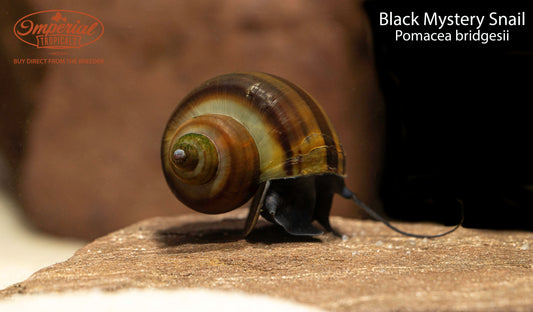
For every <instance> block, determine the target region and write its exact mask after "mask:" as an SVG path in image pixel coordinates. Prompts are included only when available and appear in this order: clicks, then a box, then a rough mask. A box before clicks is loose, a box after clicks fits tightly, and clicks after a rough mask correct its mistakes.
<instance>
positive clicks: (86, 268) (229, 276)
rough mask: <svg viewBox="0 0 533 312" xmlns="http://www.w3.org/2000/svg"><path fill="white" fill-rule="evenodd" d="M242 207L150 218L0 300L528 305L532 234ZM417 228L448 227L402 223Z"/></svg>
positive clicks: (390, 307) (334, 307)
mask: <svg viewBox="0 0 533 312" xmlns="http://www.w3.org/2000/svg"><path fill="white" fill-rule="evenodd" d="M244 215H245V212H244V211H242V210H239V211H237V212H234V213H230V214H227V215H223V216H204V215H186V216H180V217H168V218H152V219H148V220H146V221H142V222H139V223H137V224H134V225H131V226H129V227H127V228H124V229H122V230H119V231H116V232H114V233H111V234H109V235H106V236H104V237H101V238H99V239H97V240H95V241H94V242H92V243H90V244H88V245H87V246H85V247H83V248H81V249H80V250H78V251H77V252H76V253H75V254H74V256H73V257H72V258H70V259H69V260H67V261H65V262H62V263H58V264H55V265H53V266H50V267H47V268H44V269H42V270H40V271H38V272H36V273H35V274H33V275H32V276H31V277H30V278H28V279H27V280H25V281H23V282H21V283H18V284H15V285H13V286H11V287H8V288H6V289H4V290H2V291H0V298H3V299H6V298H12V297H14V296H29V295H32V294H43V293H54V292H63V293H67V294H68V293H69V292H73V291H80V290H89V289H95V288H96V289H99V290H105V291H108V292H115V291H117V290H124V289H132V288H133V289H166V290H169V289H188V288H206V289H213V290H237V291H243V292H246V293H250V294H263V295H269V296H272V297H275V298H281V299H288V300H292V301H295V302H299V303H303V304H306V305H311V306H315V307H318V308H321V309H325V310H330V311H353V310H358V311H370V310H371V311H397V310H408V311H436V310H438V311H465V310H467V311H527V310H531V309H533V297H532V296H531V292H532V290H533V274H532V272H533V271H532V269H533V260H532V258H533V257H532V251H531V250H530V249H529V248H528V247H524V246H529V244H530V242H531V241H532V240H533V235H532V233H530V232H519V231H485V230H476V229H464V228H461V229H459V230H458V231H456V232H454V233H453V234H450V235H448V236H445V237H442V238H438V239H429V240H428V239H415V238H410V237H405V236H401V235H399V234H397V233H395V232H392V231H391V230H389V229H388V228H386V227H385V226H383V225H382V224H380V223H377V222H373V221H361V220H350V219H344V218H340V217H334V218H332V224H333V225H334V227H335V228H336V229H337V230H338V231H340V232H342V233H344V234H346V235H347V237H346V238H345V239H341V238H338V237H335V236H333V235H331V234H328V235H323V236H320V237H317V238H299V237H293V236H288V235H286V234H284V232H283V231H282V230H280V229H279V228H277V227H275V226H272V225H270V224H267V223H265V222H260V223H259V225H258V227H257V228H256V229H255V230H254V231H253V232H252V234H251V236H249V237H248V238H247V239H243V238H242V236H241V229H242V226H243V223H244V220H243V218H244ZM399 226H400V227H401V228H402V229H405V230H407V231H410V232H415V233H426V234H429V233H438V232H441V231H442V230H443V228H442V227H441V226H436V225H431V224H409V223H404V224H400V225H399Z"/></svg>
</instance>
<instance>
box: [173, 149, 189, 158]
mask: <svg viewBox="0 0 533 312" xmlns="http://www.w3.org/2000/svg"><path fill="white" fill-rule="evenodd" d="M186 157H187V155H186V154H185V151H184V150H182V149H180V148H178V149H177V150H175V151H174V159H175V160H184V159H185V158H186Z"/></svg>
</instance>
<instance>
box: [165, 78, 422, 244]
mask: <svg viewBox="0 0 533 312" xmlns="http://www.w3.org/2000/svg"><path fill="white" fill-rule="evenodd" d="M161 161H162V167H163V172H164V175H165V178H166V181H167V183H168V185H169V187H170V189H171V190H172V191H173V193H174V194H175V195H176V197H177V198H178V199H179V200H180V201H182V202H183V203H184V204H186V205H187V206H189V207H190V208H192V209H194V210H197V211H199V212H203V213H208V214H216V213H224V212H227V211H231V210H233V209H236V208H238V207H240V206H242V205H243V204H244V203H246V202H247V201H248V200H249V199H250V198H252V197H253V200H252V203H251V206H250V212H249V215H248V218H247V220H246V224H245V229H244V233H245V235H248V234H249V233H250V232H251V230H252V229H253V227H254V226H255V224H256V222H257V219H258V218H259V215H260V214H261V215H262V216H263V217H265V218H266V219H267V220H269V221H271V222H273V223H275V224H278V225H280V226H282V227H283V228H284V229H285V230H286V231H287V232H289V233H290V234H293V235H320V234H322V233H323V231H322V230H320V229H318V228H317V227H315V226H314V225H313V224H312V223H313V221H314V220H316V221H318V223H319V224H321V225H322V226H323V227H324V229H325V230H326V231H333V229H332V228H331V225H330V223H329V213H330V210H331V203H332V200H333V195H334V194H335V193H338V194H340V195H342V196H343V197H345V198H349V199H353V200H354V201H356V202H357V203H358V204H359V205H360V206H362V207H363V208H364V209H365V210H367V209H370V208H368V207H367V206H366V205H364V204H363V203H361V202H360V201H359V200H358V199H357V198H356V197H355V195H354V194H353V193H352V192H351V191H350V190H348V189H347V188H346V186H345V185H344V177H345V158H344V153H343V149H342V146H341V144H340V143H339V139H338V136H337V133H336V132H335V130H334V129H333V126H332V124H331V122H330V121H329V119H328V118H327V116H326V114H325V113H324V110H323V109H322V107H321V106H320V105H319V104H318V103H317V102H316V101H315V100H314V99H313V98H312V97H311V96H310V95H309V94H308V93H307V92H305V91H304V90H303V89H301V88H299V87H298V86H296V85H294V84H293V83H291V82H289V81H287V80H285V79H282V78H279V77H276V76H273V75H270V74H265V73H231V74H226V75H221V76H218V77H215V78H212V79H210V80H208V81H206V82H204V83H203V84H201V85H200V86H199V87H197V88H196V89H194V90H193V91H192V92H191V93H189V94H188V95H187V96H185V98H184V99H183V100H182V101H181V102H180V103H179V104H178V106H177V107H176V109H175V110H174V112H173V113H172V115H171V117H170V119H169V121H168V123H167V125H166V127H165V130H164V133H163V139H162V145H161ZM372 213H374V214H375V212H373V211H372ZM373 216H374V215H373ZM377 218H378V219H380V220H381V221H383V222H385V224H387V225H388V226H389V227H391V228H393V229H395V228H394V227H392V226H391V225H390V224H388V223H387V222H386V221H384V220H383V219H382V218H380V217H379V216H377ZM404 234H405V233H404ZM413 236H414V235H413Z"/></svg>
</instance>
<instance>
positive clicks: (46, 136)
mask: <svg viewBox="0 0 533 312" xmlns="http://www.w3.org/2000/svg"><path fill="white" fill-rule="evenodd" d="M33 7H34V10H35V11H38V10H45V9H50V4H49V3H46V2H42V1H33ZM53 7H57V8H63V7H68V8H69V9H72V10H79V11H83V12H86V13H88V14H91V15H93V16H95V17H97V18H99V19H100V20H101V21H102V23H103V25H104V27H105V32H104V35H103V37H102V38H101V39H100V40H98V41H97V42H95V43H94V44H91V45H89V46H87V47H83V48H81V49H73V50H68V51H67V53H68V54H67V55H66V57H70V58H78V57H83V58H88V57H91V58H100V59H103V60H104V64H98V65H50V66H48V68H47V72H46V76H45V80H44V81H43V82H42V83H41V84H40V85H39V87H38V88H37V91H35V92H37V94H38V105H37V107H36V110H35V114H34V118H33V119H32V122H31V128H30V132H29V142H28V145H27V146H25V149H24V150H25V153H26V159H25V162H24V164H23V167H22V173H21V176H20V180H21V182H20V194H21V196H22V202H23V204H24V207H25V210H26V212H27V215H28V216H29V217H30V219H31V220H32V221H33V223H34V224H35V225H36V226H37V227H38V228H40V229H42V230H45V231H48V232H51V233H54V234H60V235H67V236H74V237H80V238H94V237H97V236H100V235H103V234H105V233H109V232H110V231H112V230H115V229H118V228H120V227H123V226H125V225H127V224H131V223H133V222H136V221H139V220H142V219H144V218H147V217H149V216H164V215H173V214H178V213H183V212H187V211H189V210H188V209H187V208H185V207H184V206H183V205H181V204H180V203H179V202H178V201H177V200H176V199H175V198H174V197H173V195H172V193H171V192H170V191H169V190H168V188H167V186H166V185H165V182H164V178H163V176H162V173H161V168H160V160H159V149H160V140H161V135H162V131H163V128H164V126H165V123H166V122H167V120H168V118H169V116H170V114H171V112H172V111H173V109H174V106H175V105H176V104H177V103H178V101H179V100H180V99H181V98H182V97H183V96H184V95H185V94H186V93H188V92H189V91H190V90H192V88H193V87H195V86H196V85H198V84H200V83H201V82H202V81H204V80H206V79H208V78H211V77H213V76H215V75H218V74H222V73H226V72H233V71H266V72H270V73H273V74H276V75H279V76H282V77H285V78H287V79H289V80H291V81H293V82H295V83H296V84H298V85H300V86H302V87H303V88H304V89H306V90H308V91H309V92H310V93H311V94H312V95H313V96H314V97H316V98H317V99H318V101H319V102H320V103H321V104H322V105H323V106H324V107H325V109H326V111H327V112H328V114H329V115H330V117H331V119H332V121H333V123H334V124H335V127H336V129H337V131H338V132H339V136H340V139H341V141H342V143H343V145H344V147H345V151H346V154H347V158H348V168H349V169H348V170H349V172H348V174H349V178H348V185H350V186H351V188H353V189H354V190H355V191H356V192H357V193H358V194H359V195H360V197H361V198H362V199H364V200H366V201H367V202H369V203H371V204H376V205H377V203H378V200H377V185H378V179H379V170H380V159H381V151H382V150H381V145H382V144H381V143H382V133H383V131H382V125H383V120H382V115H383V103H382V100H381V97H380V93H379V91H378V87H377V80H376V77H375V72H374V65H373V58H372V49H371V36H370V31H369V25H368V21H367V18H366V16H365V14H364V11H363V9H362V7H361V5H360V4H359V3H357V4H356V5H353V3H352V2H351V1H342V2H338V3H336V4H335V5H331V4H329V3H327V2H309V1H303V0H302V1H291V2H287V1H284V0H278V1H259V2H257V1H254V2H250V1H246V0H242V1H241V0H239V1H224V2H220V1H216V0H212V1H201V2H189V1H180V2H173V1H163V2H158V3H157V5H155V4H153V3H150V2H142V1H141V2H138V3H136V4H135V5H131V3H130V1H124V0H121V1H114V2H113V3H112V4H111V3H109V2H101V3H99V4H94V5H91V6H86V5H85V4H79V5H74V6H73V5H72V3H71V2H69V1H54V3H53ZM49 56H50V55H45V57H49ZM52 57H53V56H52ZM354 207H355V206H354V205H353V204H351V203H349V202H347V201H342V200H336V202H335V212H334V213H343V214H344V215H351V216H355V215H356V213H355V211H356V209H355V208H354Z"/></svg>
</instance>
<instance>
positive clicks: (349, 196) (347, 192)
mask: <svg viewBox="0 0 533 312" xmlns="http://www.w3.org/2000/svg"><path fill="white" fill-rule="evenodd" d="M341 196H342V197H344V198H346V199H351V200H353V201H354V202H355V203H356V204H357V205H358V206H359V207H361V208H363V209H364V210H365V211H366V212H367V213H368V214H369V215H370V216H372V218H374V219H376V220H378V221H381V222H383V224H385V225H386V226H388V227H389V228H391V229H392V230H394V231H396V232H398V233H400V234H403V235H406V236H411V237H416V238H436V237H441V236H444V235H448V234H450V233H452V232H453V231H455V230H457V229H458V228H459V227H460V226H461V225H463V221H464V205H463V202H462V201H461V200H460V199H457V201H458V202H459V204H460V205H461V221H460V222H459V224H457V225H456V226H455V227H454V228H453V229H451V230H449V231H446V232H444V233H440V234H436V235H424V234H414V233H409V232H405V231H402V230H400V229H398V228H397V227H395V226H394V225H392V224H390V222H389V221H387V219H385V218H384V217H382V216H381V215H379V214H378V213H377V212H376V211H374V210H373V209H372V208H370V207H368V206H367V205H366V204H365V203H363V202H362V201H361V200H360V199H359V198H357V196H355V194H354V193H353V192H352V191H350V190H349V189H348V188H347V187H346V186H345V187H344V188H343V189H342V192H341Z"/></svg>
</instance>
